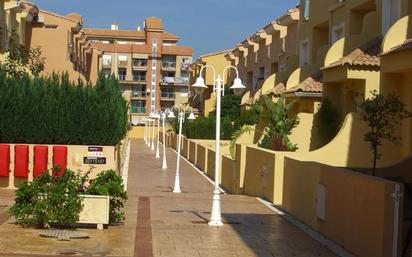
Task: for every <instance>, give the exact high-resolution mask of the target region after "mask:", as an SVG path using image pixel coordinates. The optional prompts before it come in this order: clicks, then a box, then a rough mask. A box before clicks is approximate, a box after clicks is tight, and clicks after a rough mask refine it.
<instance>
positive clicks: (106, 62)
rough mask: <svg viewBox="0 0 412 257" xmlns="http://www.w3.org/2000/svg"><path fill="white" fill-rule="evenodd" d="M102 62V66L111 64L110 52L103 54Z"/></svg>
mask: <svg viewBox="0 0 412 257" xmlns="http://www.w3.org/2000/svg"><path fill="white" fill-rule="evenodd" d="M102 62H103V66H111V65H112V56H111V55H110V54H105V55H103V58H102Z"/></svg>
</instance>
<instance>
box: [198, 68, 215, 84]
mask: <svg viewBox="0 0 412 257" xmlns="http://www.w3.org/2000/svg"><path fill="white" fill-rule="evenodd" d="M206 68H211V69H212V70H213V89H214V88H215V87H216V69H215V67H213V66H212V65H210V64H205V65H203V66H202V68H200V72H199V77H201V76H202V72H203V70H204V69H206Z"/></svg>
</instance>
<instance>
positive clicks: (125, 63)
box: [119, 61, 127, 67]
mask: <svg viewBox="0 0 412 257" xmlns="http://www.w3.org/2000/svg"><path fill="white" fill-rule="evenodd" d="M119 67H127V61H119Z"/></svg>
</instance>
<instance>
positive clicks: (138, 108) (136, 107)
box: [131, 100, 146, 113]
mask: <svg viewBox="0 0 412 257" xmlns="http://www.w3.org/2000/svg"><path fill="white" fill-rule="evenodd" d="M131 107H132V108H131V112H132V113H146V101H142V100H138V101H134V100H133V101H132V103H131Z"/></svg>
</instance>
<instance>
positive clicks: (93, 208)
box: [79, 195, 110, 230]
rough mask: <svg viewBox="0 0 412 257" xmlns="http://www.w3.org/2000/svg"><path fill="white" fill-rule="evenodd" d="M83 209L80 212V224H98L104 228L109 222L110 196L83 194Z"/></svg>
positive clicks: (98, 226) (100, 228)
mask: <svg viewBox="0 0 412 257" xmlns="http://www.w3.org/2000/svg"><path fill="white" fill-rule="evenodd" d="M81 197H82V198H83V210H82V211H81V212H80V216H79V224H96V225H97V229H99V230H102V229H103V225H107V224H109V207H110V197H109V196H104V195H82V196H81Z"/></svg>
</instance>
